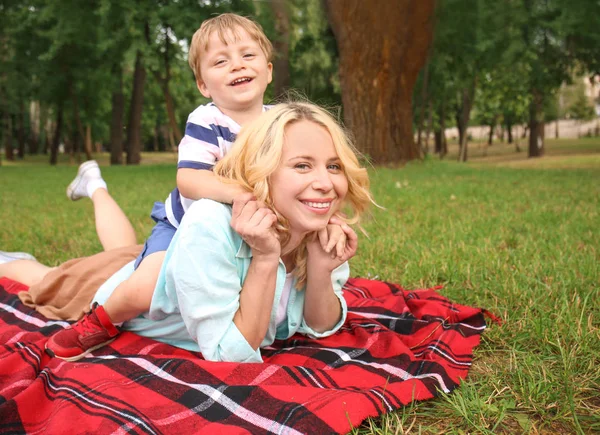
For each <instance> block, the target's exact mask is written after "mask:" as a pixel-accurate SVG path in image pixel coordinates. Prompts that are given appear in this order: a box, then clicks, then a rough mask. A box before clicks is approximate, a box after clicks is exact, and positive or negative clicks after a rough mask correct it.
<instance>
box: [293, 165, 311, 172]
mask: <svg viewBox="0 0 600 435" xmlns="http://www.w3.org/2000/svg"><path fill="white" fill-rule="evenodd" d="M294 167H295V168H296V169H300V170H301V171H305V170H307V169H309V166H308V164H306V163H298V164H297V165H296V166H294Z"/></svg>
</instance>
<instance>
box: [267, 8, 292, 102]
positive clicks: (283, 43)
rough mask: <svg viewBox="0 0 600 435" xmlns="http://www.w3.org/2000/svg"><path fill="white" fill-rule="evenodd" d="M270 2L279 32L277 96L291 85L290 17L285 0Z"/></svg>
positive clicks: (274, 45)
mask: <svg viewBox="0 0 600 435" xmlns="http://www.w3.org/2000/svg"><path fill="white" fill-rule="evenodd" d="M270 4H271V10H272V11H273V15H275V32H277V37H276V38H275V40H274V41H273V48H274V49H275V50H274V51H275V56H274V60H273V70H274V71H275V72H274V74H275V77H274V80H273V81H274V83H273V91H274V94H275V98H277V97H280V96H281V95H282V94H284V93H285V91H286V90H287V89H288V88H289V87H290V60H289V58H290V55H289V52H290V17H289V13H288V6H287V5H286V2H285V1H284V0H272V1H271V2H270Z"/></svg>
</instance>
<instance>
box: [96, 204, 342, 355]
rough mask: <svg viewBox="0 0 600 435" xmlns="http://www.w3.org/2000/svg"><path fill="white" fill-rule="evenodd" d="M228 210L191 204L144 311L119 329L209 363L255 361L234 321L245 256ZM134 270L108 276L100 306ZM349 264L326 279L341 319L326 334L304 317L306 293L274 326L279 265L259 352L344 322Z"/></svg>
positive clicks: (298, 294) (297, 295)
mask: <svg viewBox="0 0 600 435" xmlns="http://www.w3.org/2000/svg"><path fill="white" fill-rule="evenodd" d="M230 221H231V206H228V205H224V204H221V203H218V202H215V201H211V200H208V199H202V200H200V201H197V202H195V203H194V204H193V205H192V206H191V207H190V209H189V210H188V211H187V212H186V214H185V216H184V219H183V220H182V222H181V225H180V226H179V229H178V230H177V233H176V234H175V237H174V238H173V240H172V241H171V245H170V246H169V249H168V250H167V253H166V256H165V261H164V263H163V266H162V269H161V271H160V275H159V277H158V282H157V284H156V289H155V290H154V296H153V297H152V302H151V305H150V310H149V312H147V313H145V314H144V315H142V316H140V317H137V318H135V319H133V320H130V321H128V322H126V323H125V324H124V325H123V328H124V329H125V330H128V331H134V332H136V333H138V334H140V335H143V336H146V337H151V338H154V339H156V340H158V341H162V342H165V343H169V344H172V345H174V346H178V347H181V348H184V349H189V350H194V351H200V352H202V355H203V356H204V358H206V359H207V360H210V361H239V362H262V357H261V354H260V348H259V349H257V350H254V349H252V347H251V346H250V344H249V343H248V342H247V341H246V339H245V338H244V336H243V335H242V333H241V332H240V331H239V330H238V328H237V327H236V325H235V324H234V323H233V316H234V315H235V313H236V312H237V310H238V308H239V304H240V291H241V289H242V285H243V283H244V280H245V279H246V274H247V273H248V268H249V267H250V262H251V260H252V251H251V249H250V247H249V246H248V245H247V244H246V243H245V242H244V241H243V240H242V238H241V237H240V235H239V234H237V233H236V232H235V231H234V230H233V229H232V228H231V226H230ZM132 273H133V262H132V263H130V264H128V265H126V266H125V267H123V268H122V269H121V270H120V271H118V272H117V273H116V274H115V275H113V276H112V277H111V278H110V279H109V280H108V281H107V282H106V283H105V284H104V285H103V286H102V287H101V288H100V289H99V290H98V292H97V294H96V296H95V298H94V301H96V302H99V303H103V302H104V301H105V300H106V299H107V298H108V296H109V295H110V294H111V293H112V291H113V290H114V289H115V287H116V286H117V285H118V284H119V283H120V282H122V281H124V280H125V279H127V278H128V277H129V276H131V274H132ZM349 273H350V269H349V267H348V263H344V264H342V265H341V266H340V267H338V268H337V269H335V270H334V271H333V273H332V275H331V280H332V284H333V290H334V292H335V294H336V296H337V297H338V299H339V301H340V305H341V307H342V317H341V320H340V321H339V322H338V324H337V325H335V326H334V327H333V329H331V330H330V331H326V332H323V333H318V332H316V331H314V330H313V329H311V328H310V327H309V326H308V325H307V324H306V322H305V321H304V318H303V310H304V296H305V291H296V290H292V293H291V294H290V299H289V301H288V305H287V318H286V321H284V322H283V323H281V324H280V325H279V326H277V324H276V316H277V307H278V305H279V300H280V299H281V294H282V291H283V286H284V283H285V275H286V270H285V266H284V265H283V262H282V261H281V260H280V261H279V267H278V269H277V284H276V289H275V297H274V300H273V305H272V307H270V308H269V309H270V310H271V321H270V323H269V328H268V330H267V334H266V336H265V338H264V340H263V342H262V343H261V347H265V346H269V345H271V344H272V343H273V341H274V340H275V339H285V338H289V337H290V336H292V335H293V334H295V333H296V332H299V333H301V334H306V335H308V336H310V337H313V338H320V337H327V336H329V335H331V334H333V333H335V332H336V331H337V330H338V329H339V328H340V327H341V326H342V324H343V323H344V320H345V319H346V314H347V306H346V301H345V300H344V298H343V296H342V286H343V285H344V284H345V283H346V281H347V279H348V277H349Z"/></svg>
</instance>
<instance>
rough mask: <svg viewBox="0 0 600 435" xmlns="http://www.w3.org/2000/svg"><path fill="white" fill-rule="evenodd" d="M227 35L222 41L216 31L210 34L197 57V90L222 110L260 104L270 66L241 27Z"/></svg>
mask: <svg viewBox="0 0 600 435" xmlns="http://www.w3.org/2000/svg"><path fill="white" fill-rule="evenodd" d="M236 30H237V34H238V39H237V41H236V40H235V37H234V35H233V33H231V32H229V34H228V35H227V38H226V40H227V42H228V44H224V43H223V42H222V41H221V39H220V38H219V35H218V34H217V32H213V34H212V35H210V38H209V41H208V48H207V50H206V51H205V52H204V53H203V55H202V58H201V60H200V72H201V75H202V78H201V79H199V80H198V89H199V90H200V93H201V94H202V95H204V96H205V97H206V98H210V99H212V100H213V102H214V103H215V104H216V106H217V107H218V108H219V109H221V110H224V111H231V112H237V111H245V110H248V109H250V108H253V107H255V106H258V105H260V106H261V107H262V104H263V97H264V93H265V90H266V89H267V85H268V84H269V83H271V80H272V78H273V75H272V72H273V65H272V64H271V63H270V62H267V58H266V57H265V54H264V53H263V51H262V49H261V48H260V46H259V45H258V42H256V41H255V40H254V39H252V38H251V37H250V35H249V34H248V32H246V31H245V30H244V29H236Z"/></svg>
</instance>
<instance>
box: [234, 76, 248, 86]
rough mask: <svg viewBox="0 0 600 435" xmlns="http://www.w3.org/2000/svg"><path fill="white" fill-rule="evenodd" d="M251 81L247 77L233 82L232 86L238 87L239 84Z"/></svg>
mask: <svg viewBox="0 0 600 435" xmlns="http://www.w3.org/2000/svg"><path fill="white" fill-rule="evenodd" d="M249 80H250V79H249V78H247V77H245V78H243V79H237V80H234V81H233V83H232V85H237V84H238V83H242V82H247V81H249Z"/></svg>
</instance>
